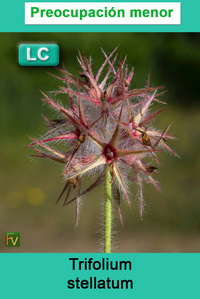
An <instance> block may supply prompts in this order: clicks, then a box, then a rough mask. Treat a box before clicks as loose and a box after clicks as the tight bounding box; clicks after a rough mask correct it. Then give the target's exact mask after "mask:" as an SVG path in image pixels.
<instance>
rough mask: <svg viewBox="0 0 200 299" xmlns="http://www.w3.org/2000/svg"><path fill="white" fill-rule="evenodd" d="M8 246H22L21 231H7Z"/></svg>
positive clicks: (6, 244) (6, 242) (6, 240)
mask: <svg viewBox="0 0 200 299" xmlns="http://www.w3.org/2000/svg"><path fill="white" fill-rule="evenodd" d="M5 246H6V247H20V233H16V232H15V233H6V235H5Z"/></svg>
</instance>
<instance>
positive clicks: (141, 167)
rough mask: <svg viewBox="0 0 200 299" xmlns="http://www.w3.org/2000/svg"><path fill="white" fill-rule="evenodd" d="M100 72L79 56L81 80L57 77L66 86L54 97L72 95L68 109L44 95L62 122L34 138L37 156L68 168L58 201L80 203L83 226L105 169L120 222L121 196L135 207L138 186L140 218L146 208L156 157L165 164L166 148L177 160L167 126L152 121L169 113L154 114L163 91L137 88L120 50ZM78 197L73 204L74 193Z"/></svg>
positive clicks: (55, 122)
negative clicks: (85, 202)
mask: <svg viewBox="0 0 200 299" xmlns="http://www.w3.org/2000/svg"><path fill="white" fill-rule="evenodd" d="M102 52H103V54H104V57H105V60H104V62H103V64H102V66H101V67H100V69H99V70H98V72H97V74H94V73H93V70H92V61H91V58H90V59H88V58H87V57H86V56H82V55H81V54H79V57H78V62H79V64H80V67H81V72H80V73H79V74H80V78H78V77H76V76H74V75H72V74H71V73H69V72H68V71H66V70H63V69H59V71H60V72H61V73H62V75H61V76H55V75H54V77H56V78H57V79H59V80H61V81H62V82H63V84H64V85H63V86H62V87H60V89H59V90H58V91H55V92H54V94H60V93H62V94H66V95H67V98H68V101H67V103H66V105H63V104H60V103H58V101H56V100H54V99H53V96H47V95H46V94H43V101H44V102H46V103H47V104H48V105H49V106H51V107H52V108H53V109H54V110H55V111H56V112H57V114H58V118H57V119H56V120H53V121H50V120H48V119H47V118H45V120H46V122H47V124H48V126H49V127H50V130H49V131H48V132H47V133H46V134H45V135H44V136H43V137H41V138H39V139H37V140H36V139H33V143H31V144H29V145H28V146H29V147H31V148H32V149H34V150H35V151H36V152H38V154H37V155H34V156H37V157H41V158H49V159H52V160H55V161H58V162H61V163H63V164H64V170H63V174H62V176H63V178H64V181H65V182H66V185H65V187H64V189H63V191H62V193H61V195H60V196H59V198H58V200H60V199H61V197H62V196H63V195H64V193H65V194H66V197H65V200H64V205H66V204H68V203H70V202H72V201H74V200H75V201H76V203H77V221H78V216H79V207H80V202H81V198H82V197H83V196H85V195H86V194H87V193H88V192H90V191H91V190H92V189H94V188H95V187H96V186H98V185H99V184H100V183H102V182H103V180H104V169H105V166H106V165H109V168H110V174H111V182H112V188H113V191H114V194H115V199H116V201H115V202H116V205H117V209H118V212H119V217H120V219H121V221H122V214H121V210H120V198H121V195H122V196H123V197H124V198H125V199H126V201H127V203H128V204H130V193H131V192H130V191H131V190H130V187H129V185H130V183H131V182H135V183H136V184H137V187H138V198H139V206H140V215H141V217H142V212H143V208H144V199H143V193H142V185H143V182H149V183H151V184H153V185H154V186H155V187H156V188H157V189H159V187H158V185H157V181H156V180H155V179H154V178H153V175H154V173H156V170H157V167H156V166H153V165H152V163H149V162H146V158H147V157H150V158H151V159H152V161H154V163H157V164H158V163H159V161H158V158H157V151H159V150H161V149H163V148H164V149H166V150H167V151H170V152H171V153H173V154H174V155H177V154H176V153H175V152H174V151H173V150H172V149H171V148H170V147H169V145H168V144H166V141H167V140H168V139H172V138H173V137H172V136H170V135H168V133H167V131H168V129H169V127H167V128H166V129H165V130H163V131H158V130H156V129H154V128H153V127H152V126H151V122H152V120H153V119H154V118H155V117H156V116H157V115H158V114H159V113H160V112H161V111H162V110H163V109H160V110H158V111H156V112H150V108H151V107H150V106H152V104H153V103H154V102H159V103H161V104H162V102H160V101H159V100H158V99H157V96H158V95H159V94H158V90H160V88H161V87H156V88H154V87H150V86H149V83H148V84H147V86H146V87H145V88H142V89H131V88H130V83H131V81H132V78H133V75H134V70H133V69H131V71H128V68H127V66H126V64H125V62H126V59H124V61H122V62H119V64H117V55H115V56H114V53H115V52H116V49H115V50H114V51H113V52H112V53H111V54H110V55H106V54H105V53H104V51H103V50H102ZM86 176H92V178H93V183H92V184H91V185H90V186H89V187H88V188H86V189H84V190H81V182H82V179H83V178H84V177H86ZM72 190H75V191H76V192H77V194H76V196H75V197H74V198H71V199H70V200H69V195H70V191H72Z"/></svg>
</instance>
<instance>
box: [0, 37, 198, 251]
mask: <svg viewBox="0 0 200 299" xmlns="http://www.w3.org/2000/svg"><path fill="white" fill-rule="evenodd" d="M23 42H30V43H33V42H36V43H37V42H39V43H40V42H41V43H51V42H53V43H57V44H59V45H60V48H61V61H62V62H61V65H62V63H63V64H64V65H65V67H66V68H67V69H68V70H69V71H71V72H72V73H73V74H78V63H77V60H76V55H77V53H78V49H79V50H81V51H84V52H85V53H86V54H87V55H91V56H92V57H93V61H94V69H96V70H97V69H98V67H99V66H100V64H101V63H102V61H103V55H102V53H101V50H100V48H101V47H102V48H103V49H104V50H105V51H106V52H111V51H112V50H113V49H114V48H115V47H116V46H117V45H119V49H118V53H119V54H120V55H121V56H122V57H124V56H125V55H128V60H127V62H128V65H129V66H130V67H131V66H134V67H135V76H134V80H133V85H132V87H133V88H142V87H144V85H145V84H146V81H147V76H148V74H149V73H150V74H151V85H152V86H160V85H164V86H165V89H166V90H167V93H165V94H164V95H163V96H162V97H161V98H160V99H161V100H163V101H165V102H167V104H168V105H166V106H165V110H164V111H163V112H162V114H161V115H160V116H159V117H158V118H157V120H156V122H155V126H157V127H159V128H160V129H164V128H165V127H166V126H167V125H168V124H172V126H171V129H170V132H171V133H174V135H175V136H176V137H177V139H176V140H174V141H173V142H172V143H171V144H172V147H174V149H175V150H176V152H178V153H179V155H180V156H181V159H178V158H175V157H172V156H170V155H168V154H166V153H164V152H161V153H159V158H160V161H161V163H162V164H161V166H160V167H159V175H157V176H158V180H159V181H160V185H161V188H162V193H159V192H158V191H157V190H155V189H154V188H153V187H152V186H148V185H147V186H145V200H146V208H145V215H144V220H143V221H141V220H140V218H139V212H138V205H137V202H136V200H135V199H134V198H133V203H132V208H131V210H130V209H129V208H128V207H127V206H126V205H125V204H124V205H123V214H124V219H125V221H124V222H125V223H124V227H122V226H121V224H120V223H119V221H118V220H117V219H116V221H115V227H114V230H115V231H116V232H117V234H116V237H115V235H114V248H115V252H200V187H199V185H200V182H199V180H200V155H199V148H200V93H199V77H200V76H199V72H200V51H199V49H200V34H196V33H194V34H193V33H180V34H179V33H30V34H28V33H17V34H16V33H14V34H12V33H5V34H4V33H1V34H0V44H1V47H0V74H1V79H0V252H98V251H99V248H100V247H101V244H99V243H98V240H99V239H100V231H101V218H102V203H101V202H102V200H103V195H102V194H100V196H98V195H97V190H96V191H94V192H93V193H91V195H90V196H89V197H88V198H87V199H86V200H85V202H84V205H83V207H82V212H81V218H80V223H79V227H78V228H77V229H75V227H74V224H75V205H74V204H71V205H70V206H67V207H65V208H62V206H61V205H59V204H58V205H55V201H56V199H57V197H58V195H59V193H60V191H61V189H62V188H63V183H62V182H61V177H60V173H61V166H60V165H57V164H56V163H51V162H50V161H46V160H42V159H32V158H30V156H29V155H30V154H31V151H30V150H28V149H25V148H24V145H26V144H27V143H29V139H28V137H27V136H28V135H29V136H36V137H38V136H40V135H41V134H42V133H44V132H45V125H44V121H43V119H42V117H41V114H45V115H47V116H50V117H51V116H53V114H52V112H51V111H50V110H49V109H48V108H47V106H45V105H43V104H42V102H41V100H40V98H41V94H40V90H42V91H44V92H46V91H50V90H55V89H57V88H58V87H59V85H60V82H58V81H57V80H55V79H54V78H53V77H50V76H49V75H48V72H51V73H54V72H56V71H55V70H54V69H53V68H50V67H49V68H47V67H20V66H19V65H18V62H17V47H18V44H20V43H23ZM133 188H134V187H133ZM135 191H136V190H133V194H134V192H135ZM98 192H99V193H102V189H99V190H98ZM12 231H13V232H15V231H16V232H18V231H19V232H21V247H20V248H6V247H5V246H4V234H5V232H12Z"/></svg>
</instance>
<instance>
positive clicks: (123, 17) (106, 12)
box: [25, 2, 181, 25]
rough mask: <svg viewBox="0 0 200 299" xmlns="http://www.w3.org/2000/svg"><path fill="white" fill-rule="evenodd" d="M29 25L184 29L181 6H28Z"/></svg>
mask: <svg viewBox="0 0 200 299" xmlns="http://www.w3.org/2000/svg"><path fill="white" fill-rule="evenodd" d="M25 24H26V25H180V24H181V3H180V2H143V3H141V2H126V3H124V2H121V3H120V2H26V3H25Z"/></svg>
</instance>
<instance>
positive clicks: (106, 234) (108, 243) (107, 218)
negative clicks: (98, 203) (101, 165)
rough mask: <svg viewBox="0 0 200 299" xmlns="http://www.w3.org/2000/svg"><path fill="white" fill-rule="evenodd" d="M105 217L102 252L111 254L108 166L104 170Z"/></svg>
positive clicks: (110, 208) (109, 176)
mask: <svg viewBox="0 0 200 299" xmlns="http://www.w3.org/2000/svg"><path fill="white" fill-rule="evenodd" d="M105 172H106V173H105V183H106V186H105V187H106V188H105V216H104V252H105V253H110V252H111V233H112V183H111V175H110V168H109V165H106V169H105Z"/></svg>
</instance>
